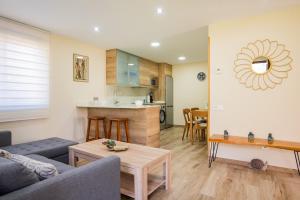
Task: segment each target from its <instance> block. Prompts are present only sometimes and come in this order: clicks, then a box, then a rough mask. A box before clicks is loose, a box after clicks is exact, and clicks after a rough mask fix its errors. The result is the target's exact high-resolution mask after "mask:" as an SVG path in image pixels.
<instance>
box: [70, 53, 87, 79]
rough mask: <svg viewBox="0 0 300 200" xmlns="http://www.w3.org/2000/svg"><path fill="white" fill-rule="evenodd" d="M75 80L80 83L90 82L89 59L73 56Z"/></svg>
mask: <svg viewBox="0 0 300 200" xmlns="http://www.w3.org/2000/svg"><path fill="white" fill-rule="evenodd" d="M73 80H74V81H79V82H88V81H89V57H88V56H82V55H78V54H75V53H74V54H73Z"/></svg>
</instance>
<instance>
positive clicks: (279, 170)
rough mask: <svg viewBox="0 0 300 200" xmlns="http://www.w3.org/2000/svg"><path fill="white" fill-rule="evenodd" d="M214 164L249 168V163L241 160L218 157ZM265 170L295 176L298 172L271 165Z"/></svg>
mask: <svg viewBox="0 0 300 200" xmlns="http://www.w3.org/2000/svg"><path fill="white" fill-rule="evenodd" d="M215 162H221V163H227V164H234V165H240V166H243V167H249V162H246V161H241V160H233V159H228V158H219V157H217V159H216V160H215ZM267 170H268V171H276V172H283V173H292V174H297V175H298V171H297V170H296V169H290V168H285V167H278V166H273V165H268V168H267Z"/></svg>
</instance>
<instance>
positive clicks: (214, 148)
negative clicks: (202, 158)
mask: <svg viewBox="0 0 300 200" xmlns="http://www.w3.org/2000/svg"><path fill="white" fill-rule="evenodd" d="M218 148H219V143H218V142H211V147H210V150H209V157H208V167H209V168H210V167H211V164H212V162H213V161H215V160H216V158H217V153H218Z"/></svg>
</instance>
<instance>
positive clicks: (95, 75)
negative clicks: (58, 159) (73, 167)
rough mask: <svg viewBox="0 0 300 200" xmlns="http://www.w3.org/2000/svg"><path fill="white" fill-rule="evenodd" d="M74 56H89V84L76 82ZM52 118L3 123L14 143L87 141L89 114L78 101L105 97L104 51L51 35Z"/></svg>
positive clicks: (3, 128) (1, 125) (2, 126)
mask: <svg viewBox="0 0 300 200" xmlns="http://www.w3.org/2000/svg"><path fill="white" fill-rule="evenodd" d="M73 53H78V54H82V55H86V56H89V69H90V72H89V79H90V80H89V82H88V83H83V82H74V81H73ZM50 54H51V55H50V57H51V60H50V65H51V66H50V67H51V69H50V90H51V93H50V115H49V118H47V119H38V120H27V121H17V122H6V123H0V130H5V129H8V130H12V132H13V143H21V142H27V141H33V140H38V139H43V138H48V137H53V136H58V137H61V138H66V139H73V140H77V141H80V140H82V139H83V138H84V134H85V128H84V127H85V123H86V116H87V113H86V112H87V111H86V110H85V109H77V108H76V102H78V101H88V100H91V99H92V98H93V96H99V97H100V99H102V98H104V96H105V51H104V50H102V49H99V48H97V47H94V46H91V45H88V44H86V43H82V42H80V41H77V40H73V39H70V38H66V37H62V36H58V35H51V43H50Z"/></svg>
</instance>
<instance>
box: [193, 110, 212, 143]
mask: <svg viewBox="0 0 300 200" xmlns="http://www.w3.org/2000/svg"><path fill="white" fill-rule="evenodd" d="M191 116H192V117H191V119H192V123H193V126H192V127H193V128H192V132H191V136H190V138H191V143H192V144H194V134H197V133H198V137H199V141H200V139H201V138H202V140H204V141H205V139H206V134H207V123H204V122H203V119H204V120H206V122H207V118H208V112H207V111H205V110H193V111H191ZM200 136H201V137H200Z"/></svg>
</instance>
